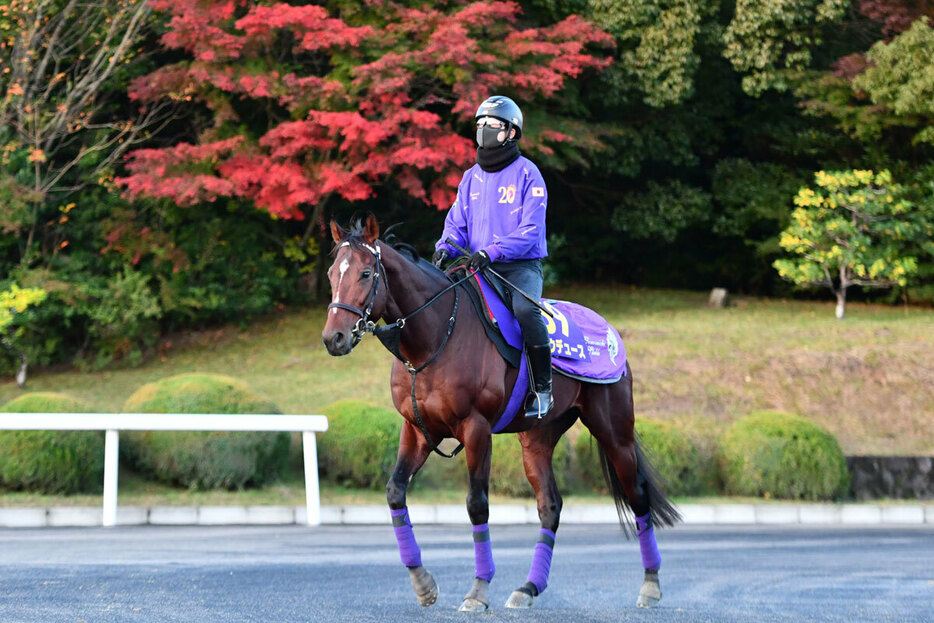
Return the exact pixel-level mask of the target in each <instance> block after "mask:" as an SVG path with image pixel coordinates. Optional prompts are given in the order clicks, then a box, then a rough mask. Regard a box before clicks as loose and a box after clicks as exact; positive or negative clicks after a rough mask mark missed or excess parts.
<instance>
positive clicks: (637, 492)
mask: <svg viewBox="0 0 934 623" xmlns="http://www.w3.org/2000/svg"><path fill="white" fill-rule="evenodd" d="M631 379H632V377H631V374H630V373H629V369H628V366H627V376H626V377H623V379H621V380H620V381H619V382H618V383H614V384H612V385H590V386H588V388H587V390H586V392H585V395H584V402H585V405H584V409H583V412H582V414H581V421H582V422H583V423H584V425H585V426H587V428H588V429H590V432H591V433H592V434H593V436H594V438H595V439H596V440H597V442H598V443H599V445H600V450H601V452H600V459H601V461H602V462H603V471H604V475H605V476H606V479H607V484H608V485H609V487H610V490H611V491H612V492H613V497H614V499H615V501H616V506H617V509H618V510H619V512H620V522H621V523H622V524H623V526H624V528H625V527H627V522H626V519H625V515H624V512H623V507H624V506H628V507H629V508H630V509H631V510H632V511H633V513H634V515H635V523H636V534H637V535H638V538H639V549H640V551H641V553H642V566H643V568H644V569H645V577H644V579H643V584H642V588H641V590H640V591H639V597H638V599H637V600H636V605H637V606H639V607H642V608H649V607H652V606H654V605H655V604H657V603H658V601H659V600H660V599H661V596H662V594H661V589H660V585H659V581H658V570H659V568H660V566H661V555H660V554H659V551H658V544H657V543H656V540H655V530H654V524H655V523H659V524H660V525H669V526H670V525H673V524H674V523H675V522H677V521H678V520H679V519H680V517H679V515H678V512H677V511H676V510H675V509H674V507H673V506H672V505H671V503H670V502H669V501H668V500H667V499H666V497H665V494H664V493H663V492H662V490H661V489H660V488H659V486H658V484H657V483H656V482H655V480H656V477H655V475H654V471H653V470H652V468H651V466H650V465H649V463H648V460H647V459H646V458H645V456H644V455H643V453H642V451H641V449H640V448H639V445H638V443H637V441H636V439H635V433H634V427H633V424H634V410H633V403H632V380H631ZM620 409H622V413H620Z"/></svg>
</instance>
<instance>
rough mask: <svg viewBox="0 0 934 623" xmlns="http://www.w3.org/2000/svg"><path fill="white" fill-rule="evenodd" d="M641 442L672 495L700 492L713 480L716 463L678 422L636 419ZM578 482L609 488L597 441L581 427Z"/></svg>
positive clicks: (578, 449)
mask: <svg viewBox="0 0 934 623" xmlns="http://www.w3.org/2000/svg"><path fill="white" fill-rule="evenodd" d="M636 432H637V433H638V435H639V439H640V446H641V447H642V450H643V451H644V452H645V454H646V456H647V457H648V459H649V461H651V463H652V465H653V466H654V467H655V470H656V472H658V476H659V478H660V479H661V481H662V483H661V484H662V488H663V489H664V490H665V492H666V493H668V494H670V495H697V494H699V493H704V492H706V491H707V490H708V487H709V483H710V482H711V481H713V475H712V473H711V472H712V470H713V464H712V463H711V462H710V461H709V460H704V457H703V456H702V454H701V453H700V452H699V450H698V448H697V446H696V444H695V443H694V442H693V441H692V439H691V438H690V437H689V436H688V435H686V434H685V433H684V432H682V431H681V430H680V429H679V428H678V426H677V425H675V424H672V423H670V422H662V421H659V420H652V419H648V418H637V419H636ZM574 455H575V457H574V459H575V460H574V465H575V478H574V480H575V482H577V483H579V485H580V486H581V487H582V488H588V489H592V490H596V491H604V490H606V485H605V483H604V480H603V472H602V471H601V467H600V459H599V456H598V450H597V442H596V440H595V439H594V438H593V437H592V436H591V434H590V432H589V431H587V430H582V431H581V433H580V435H578V437H577V442H576V443H575V445H574Z"/></svg>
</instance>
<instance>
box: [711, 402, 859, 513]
mask: <svg viewBox="0 0 934 623" xmlns="http://www.w3.org/2000/svg"><path fill="white" fill-rule="evenodd" d="M718 460H719V464H720V473H721V475H722V477H723V485H724V489H725V492H726V493H728V494H732V495H753V496H764V497H771V498H783V499H803V500H832V499H835V498H838V497H840V496H841V495H842V494H843V493H844V492H845V491H846V490H847V487H848V486H849V479H850V476H849V472H847V469H846V460H845V458H844V456H843V451H842V450H841V449H840V444H839V443H837V440H836V438H834V436H833V435H831V434H830V433H829V432H828V431H827V430H826V429H824V428H823V427H822V426H819V425H818V424H815V423H814V422H811V421H809V420H806V419H804V418H803V417H800V416H797V415H789V414H787V413H779V412H775V411H765V412H759V413H753V414H752V415H749V416H747V417H744V418H742V419H740V420H738V421H736V422H735V423H734V424H733V425H732V426H730V428H729V429H727V431H726V433H725V434H724V435H723V438H722V440H721V442H720V449H719V453H718Z"/></svg>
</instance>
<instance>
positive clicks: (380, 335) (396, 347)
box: [328, 241, 476, 458]
mask: <svg viewBox="0 0 934 623" xmlns="http://www.w3.org/2000/svg"><path fill="white" fill-rule="evenodd" d="M344 245H347V246H350V242H348V241H344V242H342V243H340V245H339V246H338V248H340V247H343V246H344ZM363 247H364V248H365V249H367V250H368V251H369V252H370V253H372V254H373V256H374V257H376V274H375V275H373V285H372V286H370V292H369V294H367V297H366V301H365V302H364V305H363V309H360V308H358V307H354V306H353V305H347V304H346V303H341V302H338V301H334V302H332V303H331V304H329V305H328V311H330V310H331V309H333V308H338V309H346V310H347V311H349V312H352V313H354V314H357V315H358V316H360V319H359V320H357V323H356V324H355V325H354V328H353V329H351V331H350V334H351V335H352V336H353V345H352V347H354V346H356V345H357V344H359V343H360V340H362V339H363V336H364V335H366V334H367V333H372V334H373V335H375V336H376V337H377V339H379V341H380V342H381V343H382V344H383V346H385V347H386V350H388V351H389V352H391V353H392V354H393V355H394V356H395V357H396V359H398V360H399V361H401V362H402V365H403V366H405V369H406V370H407V371H408V373H409V374H411V375H412V392H411V395H412V413H413V415H414V416H415V423H416V424H418V427H419V429H421V431H422V434H423V435H424V436H425V441H427V442H428V446H429V447H430V448H431V449H432V450H433V451H435V452H437V453H438V454H440V455H441V456H443V457H445V458H452V457H454V456H456V455H457V453H458V452H460V451H461V450H463V449H464V444H460V445H458V446H457V448H455V449H454V451H453V452H451V453H450V454H445V453H444V451H442V450H441V449H440V448H439V447H438V444H436V443H435V442H434V441H433V440H432V439H431V435H430V434H429V433H428V428H427V427H426V426H425V422H423V421H422V417H421V415H420V414H419V412H418V402H417V401H416V399H415V377H416V375H417V374H418V373H419V372H421V371H422V370H424V369H425V368H427V367H428V366H430V365H431V364H432V363H434V361H435V360H436V359H437V358H438V357H439V356H440V355H441V352H442V351H443V350H444V347H445V346H447V343H448V338H450V337H451V334H452V333H453V332H454V322H455V320H456V319H457V307H458V304H459V302H460V293H459V292H458V290H457V289H456V288H457V286H459V285H461V284H462V283H464V282H465V281H466V280H464V282H462V281H455V282H454V283H452V284H451V285H449V286H448V287H446V288H444V289H443V290H441V291H440V292H438V293H437V294H435V295H434V296H432V297H431V298H430V299H428V301H427V302H426V303H425V304H424V305H422V306H421V307H419V308H418V309H416V310H415V311H413V312H412V313H411V314H409V315H408V316H403V317H401V318H399V319H398V320H396V321H395V322H392V323H390V324H386V325H383V326H381V327H379V326H377V325H376V323H375V322H373V321H372V320H370V314H371V313H372V312H373V303H374V301H375V300H376V294H377V292H378V290H379V278H380V275H381V274H382V272H383V256H382V250H381V249H380V247H379V241H375V242H374V243H373V246H370V245H368V244H363ZM474 273H476V271H474ZM468 276H472V274H471V275H468ZM452 289H453V290H454V309H453V310H452V311H451V317H450V318H448V328H447V332H446V333H445V334H444V339H443V340H441V346H439V347H438V350H436V351H435V353H434V354H433V355H432V356H431V357H429V358H428V361H426V362H425V363H423V364H422V365H420V366H418V367H416V366H415V365H414V364H413V363H412V362H411V361H409V360H408V359H406V358H405V356H404V355H403V354H402V350H401V348H400V344H401V339H402V329H403V328H405V323H406V322H407V321H408V320H409V319H410V318H412V317H413V316H415V315H417V314H419V313H421V312H423V311H424V310H426V309H428V308H429V307H430V306H431V305H432V304H433V303H434V302H435V301H437V300H438V299H440V298H441V297H442V296H443V295H444V294H446V293H447V292H449V291H450V290H452Z"/></svg>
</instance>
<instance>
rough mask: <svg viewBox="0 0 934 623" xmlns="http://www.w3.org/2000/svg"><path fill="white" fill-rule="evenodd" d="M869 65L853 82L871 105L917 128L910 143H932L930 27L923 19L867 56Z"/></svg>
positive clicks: (933, 51) (933, 48)
mask: <svg viewBox="0 0 934 623" xmlns="http://www.w3.org/2000/svg"><path fill="white" fill-rule="evenodd" d="M866 56H867V59H868V60H869V62H870V66H869V67H868V68H867V69H866V71H865V72H863V73H862V74H860V75H859V76H857V77H856V79H855V80H853V88H854V89H857V90H863V91H866V92H867V93H868V94H869V97H870V98H871V99H872V102H873V104H876V105H877V106H880V107H882V108H883V109H884V110H885V111H888V112H891V113H894V114H895V115H896V116H897V117H898V118H899V119H900V121H901V123H902V124H903V125H906V126H908V127H914V128H917V129H918V132H917V134H915V136H914V139H913V140H914V142H916V143H917V142H924V143H931V144H934V63H932V62H931V59H934V28H932V27H931V23H930V21H929V20H928V19H927V18H926V17H922V18H921V19H919V20H916V21H915V22H914V23H913V24H912V25H911V28H909V29H908V30H906V31H905V32H903V33H902V34H900V35H898V36H897V37H895V38H894V39H892V40H891V41H890V42H888V43H886V42H884V41H879V42H878V43H876V44H875V45H873V46H872V49H870V50H869V52H868V53H867V55H866Z"/></svg>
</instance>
